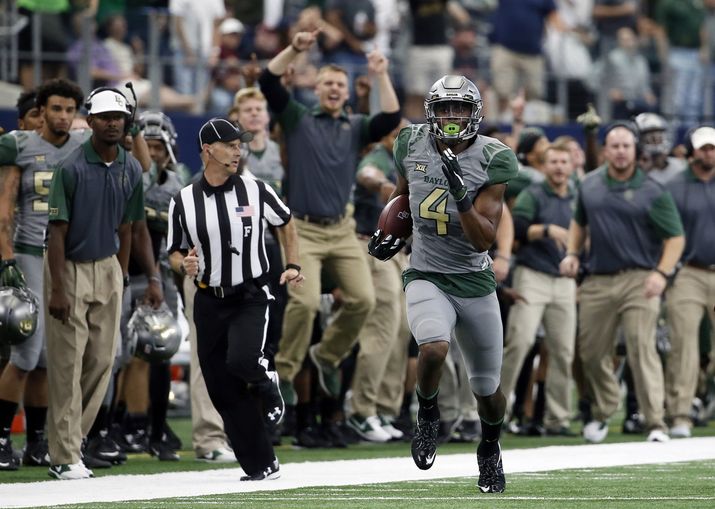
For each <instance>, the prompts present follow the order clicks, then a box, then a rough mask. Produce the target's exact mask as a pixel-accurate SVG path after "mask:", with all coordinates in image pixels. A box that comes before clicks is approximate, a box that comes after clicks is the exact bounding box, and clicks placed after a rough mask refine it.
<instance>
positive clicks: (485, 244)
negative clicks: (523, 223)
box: [459, 184, 506, 252]
mask: <svg viewBox="0 0 715 509" xmlns="http://www.w3.org/2000/svg"><path fill="white" fill-rule="evenodd" d="M504 191H506V184H495V185H492V186H488V187H486V188H485V189H484V190H482V191H481V192H480V193H479V194H478V195H477V199H476V200H475V201H474V205H473V206H472V207H470V208H469V209H467V210H465V211H460V212H459V222H460V223H462V229H463V230H464V234H465V235H466V237H467V239H469V242H470V243H471V244H472V246H474V248H475V249H476V250H477V251H480V252H481V251H487V250H488V249H489V248H490V247H491V246H492V244H494V240H496V236H497V229H498V228H499V221H500V219H501V215H502V210H503V202H504Z"/></svg>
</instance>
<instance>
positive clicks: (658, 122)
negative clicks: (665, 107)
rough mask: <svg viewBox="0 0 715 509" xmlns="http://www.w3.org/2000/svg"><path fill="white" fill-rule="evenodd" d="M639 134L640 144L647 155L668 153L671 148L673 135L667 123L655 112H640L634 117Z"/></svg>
mask: <svg viewBox="0 0 715 509" xmlns="http://www.w3.org/2000/svg"><path fill="white" fill-rule="evenodd" d="M634 120H635V123H636V126H638V132H639V134H640V140H639V142H640V146H641V149H642V150H643V152H644V153H645V154H646V155H648V156H651V157H652V156H656V155H668V154H670V151H671V149H672V148H673V137H672V136H671V133H670V130H669V129H668V123H667V122H666V121H665V119H664V118H663V117H661V116H660V115H658V114H656V113H641V114H640V115H637V116H636V118H635V119H634Z"/></svg>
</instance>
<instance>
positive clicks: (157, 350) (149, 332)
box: [127, 304, 181, 362]
mask: <svg viewBox="0 0 715 509" xmlns="http://www.w3.org/2000/svg"><path fill="white" fill-rule="evenodd" d="M127 331H128V333H129V342H130V349H131V350H132V351H133V353H134V355H135V356H136V357H139V358H140V359H144V360H145V361H148V362H153V361H163V360H168V359H171V357H172V356H173V355H174V354H175V353H176V352H177V350H178V349H179V344H180V343H181V329H180V327H179V322H177V320H176V318H174V315H173V314H171V311H170V310H169V307H168V306H167V305H166V304H163V305H162V306H161V307H160V308H159V309H153V308H152V307H151V306H148V305H146V304H140V305H138V306H137V307H136V309H135V310H134V313H132V316H131V318H130V319H129V322H128V323H127Z"/></svg>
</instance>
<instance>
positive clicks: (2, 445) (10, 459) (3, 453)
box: [0, 438, 20, 470]
mask: <svg viewBox="0 0 715 509" xmlns="http://www.w3.org/2000/svg"><path fill="white" fill-rule="evenodd" d="M19 467H20V462H19V461H18V459H17V458H16V457H15V453H14V451H13V450H12V442H11V441H10V439H9V438H0V470H17V469H18V468H19Z"/></svg>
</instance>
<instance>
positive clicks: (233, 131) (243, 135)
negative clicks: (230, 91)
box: [199, 117, 253, 151]
mask: <svg viewBox="0 0 715 509" xmlns="http://www.w3.org/2000/svg"><path fill="white" fill-rule="evenodd" d="M252 139H253V133H250V132H248V131H245V130H244V129H243V128H241V126H240V125H236V124H234V123H232V122H231V121H230V120H227V119H225V118H220V117H214V118H212V119H211V120H209V121H208V122H206V123H205V124H204V125H202V126H201V129H200V130H199V151H201V147H203V145H204V143H206V144H207V145H211V144H212V143H216V142H217V141H220V142H222V143H228V142H229V141H233V140H240V141H241V143H248V142H249V141H251V140H252Z"/></svg>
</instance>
